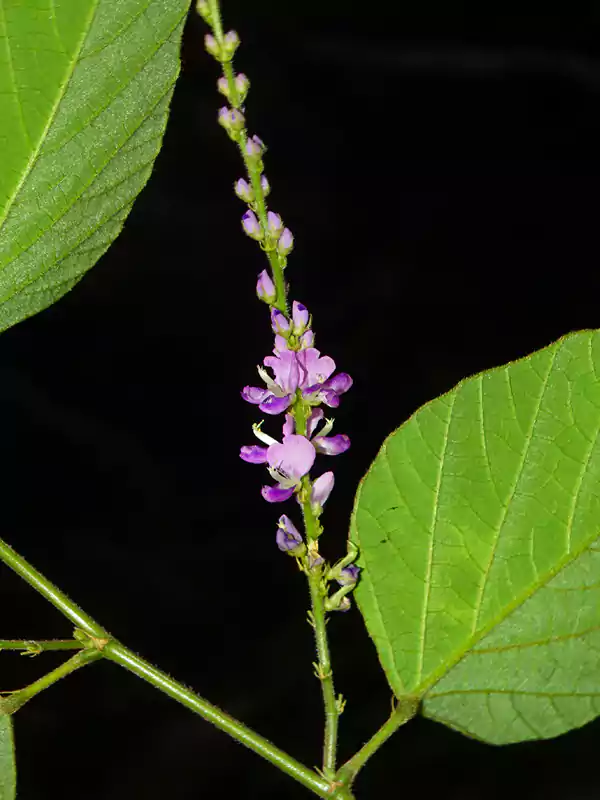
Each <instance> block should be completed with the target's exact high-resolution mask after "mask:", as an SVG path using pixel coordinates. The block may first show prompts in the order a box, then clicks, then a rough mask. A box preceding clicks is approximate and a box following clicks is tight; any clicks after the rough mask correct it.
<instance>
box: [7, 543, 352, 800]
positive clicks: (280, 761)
mask: <svg viewBox="0 0 600 800" xmlns="http://www.w3.org/2000/svg"><path fill="white" fill-rule="evenodd" d="M0 560H2V561H3V562H4V563H5V564H6V565H7V566H9V567H10V568H11V569H12V570H13V571H14V572H16V573H17V575H19V576H20V577H21V578H23V580H25V581H27V583H29V584H30V585H31V586H33V588H34V589H35V590H36V591H37V592H39V594H41V595H42V597H44V598H45V599H46V600H48V601H49V602H50V603H52V605H54V606H55V607H56V608H57V609H58V610H59V611H60V612H61V613H62V614H64V616H65V617H67V619H69V620H70V621H71V622H73V623H74V624H75V625H77V626H78V628H79V629H80V631H83V633H84V634H86V635H87V636H85V635H82V639H81V645H80V646H83V649H82V650H81V651H80V652H79V653H76V654H75V655H74V656H73V657H72V658H70V659H69V660H68V661H66V662H65V663H64V664H62V665H61V666H60V667H58V668H57V669H55V670H53V671H52V672H50V673H48V675H45V676H44V677H43V678H40V679H39V680H38V681H36V682H35V683H32V684H31V685H30V686H27V687H25V688H24V689H21V690H19V691H18V692H14V693H12V694H11V695H10V697H8V698H6V699H4V700H1V701H0V713H12V712H13V711H16V709H17V708H19V707H20V706H21V705H23V703H25V702H27V700H29V699H31V697H33V696H34V695H36V694H37V693H38V692H40V691H42V690H43V689H45V688H47V687H48V686H51V685H52V684H53V683H55V682H56V681H57V680H59V679H60V678H63V677H65V676H66V675H69V674H70V673H71V672H73V671H74V670H75V669H78V668H79V667H81V666H83V665H84V664H87V663H89V662H90V661H93V660H94V659H97V658H100V657H104V658H106V659H108V660H110V661H114V662H115V663H117V664H119V665H120V666H122V667H124V668H125V669H127V670H129V671H130V672H133V674H134V675H137V676H138V677H140V678H143V679H144V680H146V681H148V682H149V683H151V684H152V686H154V687H155V688H156V689H159V690H160V691H162V692H163V693H164V694H166V695H168V696H169V697H171V698H172V699H174V700H177V702H179V703H181V704H182V705H184V706H186V707H187V708H189V709H191V710H192V711H194V712H195V713H197V714H199V715H200V716H201V717H203V718H204V719H206V720H208V721H209V722H211V723H212V724H213V725H215V726H216V727H217V728H219V729H220V730H222V731H225V733H228V734H229V735H230V736H231V737H233V738H234V739H236V740H237V741H238V742H240V743H241V744H243V745H245V746H246V747H248V748H249V749H250V750H253V751H254V752H255V753H258V755H260V756H262V757H263V758H265V759H266V760H267V761H270V762H271V763H272V764H273V765H274V766H276V767H278V768H279V769H280V770H282V772H285V773H287V774H288V775H290V776H291V777H292V778H294V779H295V780H296V781H298V783H301V784H302V785H303V786H305V787H306V788H307V789H310V790H311V791H312V792H314V793H315V794H316V795H318V796H319V797H324V798H337V797H339V798H342V797H347V796H348V795H344V794H343V792H342V790H341V789H340V792H341V794H338V793H337V790H335V791H333V792H332V791H330V789H331V785H330V783H329V782H328V781H326V780H325V779H324V778H322V777H321V776H320V775H318V774H317V773H316V772H313V771H312V770H310V769H308V767H305V766H304V765H303V764H300V763H299V762H298V761H296V760H295V759H294V758H292V757H291V756H289V755H288V754H287V753H284V752H283V750H280V749H279V748H278V747H275V745H273V744H272V743H271V742H269V741H268V740H267V739H265V738H264V737H262V736H261V735H260V734H258V733H256V732H255V731H252V730H251V729H250V728H248V727H246V726H245V725H244V724H243V723H242V722H239V721H238V720H236V719H234V718H233V717H230V716H229V715H228V714H226V713H225V712H224V711H221V710H220V709H219V708H217V707H216V706H214V705H212V703H209V702H208V700H205V699H204V698H203V697H200V696H199V695H197V694H196V693H195V692H192V691H191V690H190V689H188V688H187V687H185V686H184V685H183V684H181V683H179V682H178V681H176V680H174V679H173V678H170V677H169V676H168V675H166V674H165V673H164V672H161V671H160V670H159V669H157V668H156V667H153V666H152V665H151V664H149V663H148V662H146V661H144V660H143V659H142V658H140V657H139V656H137V655H135V653H133V652H131V650H128V649H127V648H126V647H124V646H123V645H122V644H120V643H119V642H117V641H116V640H115V639H113V637H111V635H110V634H109V633H108V632H107V631H106V630H105V629H104V628H103V627H102V626H101V625H99V624H98V623H97V622H96V621H95V620H93V619H92V618H91V617H90V616H88V615H87V614H86V613H85V612H84V611H83V610H82V609H81V608H79V606H77V605H76V604H75V603H74V602H73V601H72V600H71V599H70V598H68V597H67V595H66V594H65V593H64V592H62V591H61V590H60V589H58V588H57V587H56V586H54V584H53V583H52V582H51V581H49V580H48V578H46V577H45V576H44V575H42V573H41V572H39V571H38V570H37V569H35V567H33V566H32V565H31V564H29V563H28V562H27V561H26V560H25V559H24V558H23V557H22V556H20V555H19V554H18V553H16V552H15V551H14V550H13V549H12V547H10V546H9V545H8V544H6V542H3V541H2V540H1V539H0ZM86 638H87V642H86Z"/></svg>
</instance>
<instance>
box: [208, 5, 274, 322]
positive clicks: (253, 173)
mask: <svg viewBox="0 0 600 800" xmlns="http://www.w3.org/2000/svg"><path fill="white" fill-rule="evenodd" d="M208 5H209V7H210V26H211V29H212V32H213V35H214V37H215V39H216V41H217V43H218V44H219V45H220V46H223V39H224V36H225V34H224V32H223V22H222V19H221V8H220V3H219V0H208ZM221 66H222V69H223V75H224V77H225V78H226V80H227V85H228V87H229V104H230V106H231V108H236V109H238V110H241V102H240V96H239V92H238V90H237V87H236V84H235V73H234V71H233V66H232V64H231V61H222V62H221ZM247 141H248V132H247V131H246V130H245V129H244V130H242V131H240V133H239V136H238V138H237V143H238V146H239V149H240V154H241V156H242V159H243V161H244V166H245V167H246V172H247V173H248V178H249V179H250V183H251V185H252V189H253V191H254V204H255V207H256V214H257V216H258V219H259V221H260V224H261V227H262V229H263V231H266V230H267V203H266V200H265V194H264V192H263V188H262V186H261V183H260V176H261V167H259V166H258V165H257V163H256V161H255V160H253V159H252V158H250V157H249V156H248V154H247V153H246V142H247ZM265 252H266V254H267V258H268V259H269V265H270V267H271V273H272V275H273V283H274V284H275V289H276V292H277V294H276V297H275V301H274V302H273V305H274V306H275V308H277V309H279V311H282V312H283V313H284V314H287V299H286V290H285V281H284V278H283V269H284V266H285V260H284V259H283V258H282V256H280V255H279V253H278V252H277V250H276V249H275V248H272V249H268V250H265Z"/></svg>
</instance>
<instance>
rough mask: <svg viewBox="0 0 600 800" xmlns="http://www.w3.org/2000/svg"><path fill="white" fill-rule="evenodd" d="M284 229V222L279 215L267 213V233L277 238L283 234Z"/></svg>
mask: <svg viewBox="0 0 600 800" xmlns="http://www.w3.org/2000/svg"><path fill="white" fill-rule="evenodd" d="M282 228H283V222H282V221H281V217H280V216H279V214H276V213H275V212H274V211H269V212H268V213H267V232H268V233H269V234H270V235H271V236H273V237H275V238H277V237H278V236H279V234H280V233H281V230H282Z"/></svg>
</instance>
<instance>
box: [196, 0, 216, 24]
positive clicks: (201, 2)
mask: <svg viewBox="0 0 600 800" xmlns="http://www.w3.org/2000/svg"><path fill="white" fill-rule="evenodd" d="M196 11H197V12H198V14H200V16H201V17H202V19H203V20H204V22H206V24H207V25H211V24H212V15H211V13H210V8H209V7H208V3H207V2H206V0H196Z"/></svg>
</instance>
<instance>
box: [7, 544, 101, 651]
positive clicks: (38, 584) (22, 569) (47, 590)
mask: <svg viewBox="0 0 600 800" xmlns="http://www.w3.org/2000/svg"><path fill="white" fill-rule="evenodd" d="M0 559H1V560H2V561H4V563H5V564H6V565H7V566H9V567H10V568H11V569H12V570H14V572H16V573H17V575H18V576H19V577H20V578H23V580H24V581H26V582H27V583H28V584H29V585H30V586H33V588H34V589H35V590H36V592H39V593H40V594H41V595H42V597H45V598H46V600H47V601H48V602H49V603H52V605H53V606H54V607H55V608H57V609H58V610H59V611H60V612H61V614H64V616H65V617H66V618H67V619H69V620H71V622H72V623H73V624H74V625H76V626H77V627H78V628H81V630H82V631H85V633H87V634H88V636H91V637H92V638H94V639H104V638H106V637H107V636H108V634H107V632H106V631H105V630H104V628H102V627H100V625H98V623H97V622H95V621H94V620H93V619H92V618H91V617H90V616H88V615H87V614H86V613H85V611H83V610H82V609H81V608H79V606H78V605H76V604H75V603H74V602H73V601H72V600H71V599H70V598H69V597H67V595H66V594H65V593H64V592H61V590H60V589H59V588H58V587H57V586H55V585H54V584H53V583H51V582H50V581H49V580H48V579H47V578H46V577H44V575H42V573H41V572H38V570H37V569H36V568H35V567H33V566H32V565H31V564H29V563H28V562H27V561H26V560H25V559H24V558H23V556H20V555H19V554H18V553H16V552H15V551H14V550H13V549H12V547H11V546H10V545H8V544H6V542H4V541H2V539H0Z"/></svg>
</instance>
